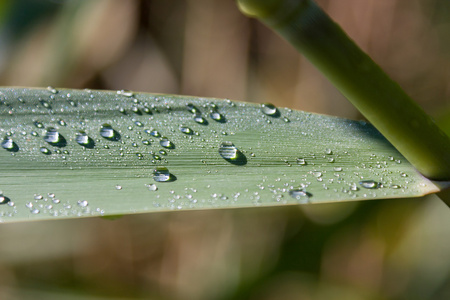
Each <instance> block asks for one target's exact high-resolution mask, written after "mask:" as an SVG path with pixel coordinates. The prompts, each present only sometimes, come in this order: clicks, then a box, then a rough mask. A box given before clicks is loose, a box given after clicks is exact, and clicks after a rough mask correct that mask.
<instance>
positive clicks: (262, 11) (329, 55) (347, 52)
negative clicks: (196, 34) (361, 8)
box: [238, 0, 450, 181]
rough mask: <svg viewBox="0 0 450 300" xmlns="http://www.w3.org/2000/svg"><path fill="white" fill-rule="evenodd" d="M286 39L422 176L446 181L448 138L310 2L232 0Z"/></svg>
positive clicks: (449, 160)
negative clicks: (236, 0)
mask: <svg viewBox="0 0 450 300" xmlns="http://www.w3.org/2000/svg"><path fill="white" fill-rule="evenodd" d="M238 5H239V7H240V9H241V10H242V11H243V12H244V13H245V14H247V15H250V16H252V17H256V18H258V19H260V20H261V21H262V22H263V23H265V24H266V25H267V26H268V27H270V28H272V29H273V30H275V31H276V32H277V33H278V34H280V35H281V36H283V37H284V38H285V39H287V40H288V41H289V42H290V43H291V44H292V45H294V46H295V47H296V48H297V49H298V50H299V51H300V52H301V53H302V54H303V55H304V56H305V57H306V58H307V59H308V60H310V61H311V62H312V63H313V64H314V65H315V66H316V67H317V68H318V69H319V70H320V71H321V72H322V73H323V74H325V76H326V77H327V78H328V79H329V80H330V81H331V82H332V83H333V84H334V85H335V86H336V87H337V88H338V89H339V90H340V91H341V93H342V94H343V95H344V96H345V97H347V99H348V100H349V101H351V102H352V103H353V105H355V106H356V108H357V109H358V110H359V111H360V112H361V113H362V114H363V115H364V116H365V117H366V118H367V119H368V120H369V121H370V122H371V123H372V124H373V125H374V126H375V127H376V128H377V129H378V130H379V131H380V132H381V133H382V134H383V135H384V136H385V137H386V138H387V139H388V140H389V141H390V142H391V143H392V144H393V145H394V146H395V147H396V148H397V149H398V150H399V151H400V152H401V153H402V154H403V155H404V156H405V157H406V158H407V159H408V160H409V161H410V162H411V164H412V165H413V166H415V167H416V168H417V170H418V171H419V172H421V173H422V174H423V175H424V176H426V177H427V178H430V179H433V180H443V181H449V180H450V138H449V137H448V136H447V135H445V134H444V133H443V132H442V131H441V130H440V129H439V128H438V127H437V125H435V123H434V122H433V120H432V119H431V118H430V117H429V116H428V115H427V114H426V113H425V112H424V111H423V110H422V109H421V108H420V107H419V106H418V105H417V104H416V103H415V102H414V101H413V100H412V99H411V98H410V97H409V96H408V95H407V94H406V93H405V92H404V91H403V90H402V89H401V87H400V86H399V85H398V84H397V83H395V82H394V81H392V80H391V79H390V78H389V77H388V76H387V75H386V74H385V73H384V72H383V70H381V68H380V67H379V66H378V65H377V64H375V62H373V60H372V59H371V58H370V57H369V56H368V55H366V54H365V53H364V52H363V51H362V50H361V49H359V47H358V46H357V45H356V44H355V43H354V42H353V41H352V40H351V39H350V38H349V37H348V36H347V35H346V34H345V32H344V31H343V30H342V29H341V28H340V27H339V26H338V25H337V24H336V23H334V22H333V21H332V20H331V19H330V17H329V16H328V15H327V14H326V13H325V12H324V11H323V10H322V9H321V8H319V6H317V4H315V3H314V2H313V1H312V0H266V1H264V0H238Z"/></svg>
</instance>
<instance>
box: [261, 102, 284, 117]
mask: <svg viewBox="0 0 450 300" xmlns="http://www.w3.org/2000/svg"><path fill="white" fill-rule="evenodd" d="M261 110H262V112H263V113H264V114H265V115H267V116H270V117H273V118H278V117H280V112H279V111H278V109H277V108H276V107H275V105H273V104H271V103H264V104H262V105H261Z"/></svg>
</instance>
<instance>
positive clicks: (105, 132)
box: [100, 123, 120, 141]
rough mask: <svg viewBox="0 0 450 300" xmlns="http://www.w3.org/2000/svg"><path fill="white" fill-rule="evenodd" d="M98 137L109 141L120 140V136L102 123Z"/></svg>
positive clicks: (109, 126) (106, 124) (108, 125)
mask: <svg viewBox="0 0 450 300" xmlns="http://www.w3.org/2000/svg"><path fill="white" fill-rule="evenodd" d="M100 135H101V136H102V137H104V138H105V139H107V140H110V141H118V140H120V134H119V133H118V132H117V131H116V130H115V129H113V128H112V126H111V125H110V124H108V123H104V124H103V125H102V126H101V127H100Z"/></svg>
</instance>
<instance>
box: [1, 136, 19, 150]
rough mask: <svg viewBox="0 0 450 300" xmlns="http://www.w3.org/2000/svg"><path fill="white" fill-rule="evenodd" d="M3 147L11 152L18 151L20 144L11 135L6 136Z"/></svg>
mask: <svg viewBox="0 0 450 300" xmlns="http://www.w3.org/2000/svg"><path fill="white" fill-rule="evenodd" d="M1 145H2V148H3V149H5V150H6V151H9V152H17V151H19V146H17V144H16V143H15V142H14V141H13V140H12V139H11V137H9V136H5V138H4V139H3V141H2V143H1Z"/></svg>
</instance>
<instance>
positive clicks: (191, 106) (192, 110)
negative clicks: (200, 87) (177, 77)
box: [186, 103, 200, 114]
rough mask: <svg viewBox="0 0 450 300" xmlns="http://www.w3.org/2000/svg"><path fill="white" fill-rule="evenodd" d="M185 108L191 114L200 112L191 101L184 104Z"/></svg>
mask: <svg viewBox="0 0 450 300" xmlns="http://www.w3.org/2000/svg"><path fill="white" fill-rule="evenodd" d="M186 109H187V110H188V112H190V113H193V114H198V113H199V112H200V110H199V109H198V108H197V107H196V106H195V105H194V104H192V103H188V104H186Z"/></svg>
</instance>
